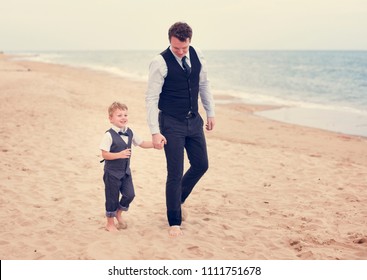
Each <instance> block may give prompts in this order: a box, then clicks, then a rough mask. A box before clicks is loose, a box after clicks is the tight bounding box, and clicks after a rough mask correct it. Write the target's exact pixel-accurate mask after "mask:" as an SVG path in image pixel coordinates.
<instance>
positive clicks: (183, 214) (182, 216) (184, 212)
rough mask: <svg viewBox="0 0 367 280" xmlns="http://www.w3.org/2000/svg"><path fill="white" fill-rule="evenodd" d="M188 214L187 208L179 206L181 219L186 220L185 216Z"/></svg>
mask: <svg viewBox="0 0 367 280" xmlns="http://www.w3.org/2000/svg"><path fill="white" fill-rule="evenodd" d="M188 216H189V213H188V212H187V210H186V209H185V208H183V207H182V208H181V219H182V221H187V218H188Z"/></svg>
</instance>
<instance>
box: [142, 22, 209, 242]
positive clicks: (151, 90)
mask: <svg viewBox="0 0 367 280" xmlns="http://www.w3.org/2000/svg"><path fill="white" fill-rule="evenodd" d="M191 37H192V29H191V27H190V26H189V25H188V24H186V23H183V22H177V23H175V24H173V25H172V26H171V27H170V29H169V31H168V38H169V42H170V46H169V47H168V48H167V49H166V50H165V51H163V52H162V53H161V54H160V55H158V56H156V57H155V58H154V59H153V61H152V63H151V64H150V68H149V80H148V90H147V92H146V107H147V115H148V125H149V128H150V131H151V134H152V141H153V144H154V147H155V148H156V149H162V148H163V146H164V151H165V155H166V161H167V182H166V206H167V218H168V223H169V226H170V229H169V235H170V236H173V237H175V236H179V235H181V234H182V231H181V222H182V213H181V204H183V203H184V202H185V200H186V199H187V197H188V196H189V195H190V193H191V191H192V189H193V188H194V186H195V185H196V183H197V182H198V181H199V180H200V178H201V177H202V176H203V175H204V173H205V172H206V171H207V169H208V154H207V149H206V141H205V135H204V130H203V125H204V121H203V119H202V118H201V116H200V114H199V109H198V99H199V96H200V99H201V103H202V104H203V107H204V109H205V111H206V115H207V122H206V129H207V130H212V129H213V128H214V125H215V119H214V102H213V98H212V94H211V91H210V87H209V81H208V79H207V70H206V65H205V61H204V58H203V56H202V55H201V53H200V52H198V51H197V50H195V49H194V48H193V47H192V46H190V43H191ZM184 150H186V153H187V156H188V158H189V161H190V168H189V169H188V170H187V172H186V173H185V174H183V171H184Z"/></svg>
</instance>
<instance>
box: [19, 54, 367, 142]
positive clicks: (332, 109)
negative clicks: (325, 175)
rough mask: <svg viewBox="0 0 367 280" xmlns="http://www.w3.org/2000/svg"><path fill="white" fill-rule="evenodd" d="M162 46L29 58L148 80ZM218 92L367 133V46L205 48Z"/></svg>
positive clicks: (289, 116) (281, 116) (307, 122)
mask: <svg viewBox="0 0 367 280" xmlns="http://www.w3.org/2000/svg"><path fill="white" fill-rule="evenodd" d="M157 53H159V51H154V50H150V51H147V50H146V51H144V50H139V51H122V50H121V51H117V50H116V51H49V52H46V51H42V52H34V51H32V52H22V53H19V52H18V53H16V54H21V55H25V56H26V57H27V58H28V59H30V60H37V61H44V62H52V63H59V64H66V65H71V66H76V67H86V68H91V69H95V70H99V71H106V72H109V73H112V74H115V75H119V76H122V77H125V78H129V79H132V80H136V81H147V79H148V67H149V63H150V61H151V59H152V58H153V57H154V55H156V54H157ZM203 53H204V56H205V58H206V62H207V67H208V75H209V79H210V82H211V87H212V90H213V94H214V95H217V94H218V95H219V94H220V95H228V96H231V97H236V98H233V99H226V100H225V101H223V99H220V100H218V101H216V102H217V103H223V102H244V103H252V104H264V105H276V106H281V108H279V109H274V110H267V111H262V112H258V113H256V114H258V115H261V116H263V117H266V118H270V119H274V120H277V121H281V122H286V123H293V124H300V125H304V126H309V127H316V128H321V129H325V130H330V131H335V132H341V133H345V134H350V135H358V136H364V137H367V51H247V50H221V51H214V50H207V51H205V50H203Z"/></svg>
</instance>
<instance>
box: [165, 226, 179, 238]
mask: <svg viewBox="0 0 367 280" xmlns="http://www.w3.org/2000/svg"><path fill="white" fill-rule="evenodd" d="M168 234H169V236H170V237H178V236H180V235H182V230H181V227H180V226H170V228H169V231H168Z"/></svg>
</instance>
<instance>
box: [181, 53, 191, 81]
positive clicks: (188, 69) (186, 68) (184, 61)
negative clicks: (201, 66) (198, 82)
mask: <svg viewBox="0 0 367 280" xmlns="http://www.w3.org/2000/svg"><path fill="white" fill-rule="evenodd" d="M186 58H187V57H186V56H184V57H183V58H182V67H183V69H184V70H185V73H186V75H187V76H190V74H191V67H190V66H189V65H188V64H187V62H186Z"/></svg>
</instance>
